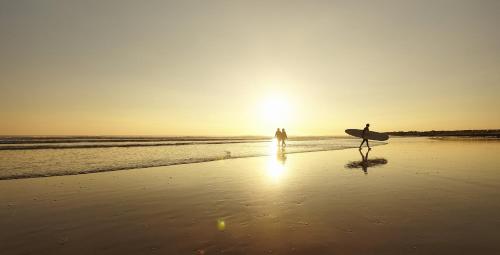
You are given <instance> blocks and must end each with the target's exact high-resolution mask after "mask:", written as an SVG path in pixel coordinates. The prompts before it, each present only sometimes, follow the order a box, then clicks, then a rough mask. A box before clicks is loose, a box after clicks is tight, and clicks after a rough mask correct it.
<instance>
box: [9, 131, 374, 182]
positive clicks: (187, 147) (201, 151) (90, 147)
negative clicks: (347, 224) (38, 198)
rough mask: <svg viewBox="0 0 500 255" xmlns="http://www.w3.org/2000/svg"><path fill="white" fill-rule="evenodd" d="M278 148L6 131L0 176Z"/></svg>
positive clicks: (314, 146)
mask: <svg viewBox="0 0 500 255" xmlns="http://www.w3.org/2000/svg"><path fill="white" fill-rule="evenodd" d="M358 144H359V141H358V139H347V138H333V137H305V138H295V139H291V140H290V141H289V142H288V145H287V147H286V153H299V152H311V151H326V150H338V149H345V148H353V147H356V146H357V145H358ZM379 144H381V143H379ZM275 150H276V146H275V143H274V142H272V141H271V140H270V139H266V138H255V137H240V138H234V137H226V138H224V137H212V138H211V137H200V138H189V137H171V138H168V137H163V138H162V137H159V138H140V137H119V138H113V137H101V138H99V137H93V138H82V137H19V138H12V137H4V138H2V139H0V179H18V178H29V177H41V176H55V175H70V174H83V173H93V172H105V171H113V170H124V169H134V168H145V167H154V166H167V165H176V164H187V163H197V162H206V161H214V160H223V159H231V158H243V157H256V156H264V155H270V154H273V153H274V151H275Z"/></svg>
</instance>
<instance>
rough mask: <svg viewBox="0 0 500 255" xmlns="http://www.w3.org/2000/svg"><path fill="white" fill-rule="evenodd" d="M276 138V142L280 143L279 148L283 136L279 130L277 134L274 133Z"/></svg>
mask: <svg viewBox="0 0 500 255" xmlns="http://www.w3.org/2000/svg"><path fill="white" fill-rule="evenodd" d="M274 137H276V140H277V141H278V146H280V145H281V139H282V137H283V134H282V133H281V131H280V129H279V128H277V129H276V133H274Z"/></svg>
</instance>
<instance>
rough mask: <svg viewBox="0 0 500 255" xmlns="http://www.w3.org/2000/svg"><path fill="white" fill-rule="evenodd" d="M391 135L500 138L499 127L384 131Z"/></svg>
mask: <svg viewBox="0 0 500 255" xmlns="http://www.w3.org/2000/svg"><path fill="white" fill-rule="evenodd" d="M386 134H388V135H391V136H425V137H444V136H455V137H456V136H460V137H487V138H500V129H484V130H448V131H445V130H440V131H436V130H431V131H393V132H386Z"/></svg>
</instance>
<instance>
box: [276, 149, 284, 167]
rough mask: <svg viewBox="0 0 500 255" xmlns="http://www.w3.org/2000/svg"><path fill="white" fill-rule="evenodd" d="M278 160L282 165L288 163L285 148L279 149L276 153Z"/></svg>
mask: <svg viewBox="0 0 500 255" xmlns="http://www.w3.org/2000/svg"><path fill="white" fill-rule="evenodd" d="M276 160H277V161H278V162H280V163H281V164H282V165H284V164H285V161H286V153H285V148H283V147H278V149H277V151H276Z"/></svg>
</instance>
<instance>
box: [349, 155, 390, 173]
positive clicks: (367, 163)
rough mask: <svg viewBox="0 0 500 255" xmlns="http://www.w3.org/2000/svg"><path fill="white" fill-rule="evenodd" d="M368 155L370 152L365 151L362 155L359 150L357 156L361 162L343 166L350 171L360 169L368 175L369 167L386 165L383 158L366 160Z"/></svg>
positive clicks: (385, 160)
mask: <svg viewBox="0 0 500 255" xmlns="http://www.w3.org/2000/svg"><path fill="white" fill-rule="evenodd" d="M369 153H370V150H367V151H366V153H365V154H363V151H361V150H359V154H360V155H361V161H353V162H349V163H347V164H346V165H345V167H346V168H350V169H355V168H361V169H362V170H363V172H364V173H365V174H368V168H369V167H375V166H379V165H385V164H387V159H385V158H375V159H368V154H369Z"/></svg>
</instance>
